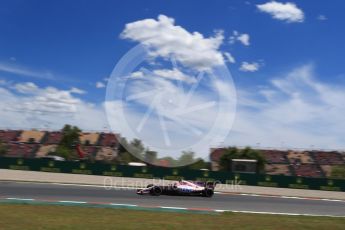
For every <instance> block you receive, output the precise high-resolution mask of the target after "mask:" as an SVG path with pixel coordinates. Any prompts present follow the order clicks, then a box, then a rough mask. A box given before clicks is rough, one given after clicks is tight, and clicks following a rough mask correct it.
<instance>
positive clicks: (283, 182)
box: [0, 157, 345, 191]
mask: <svg viewBox="0 0 345 230" xmlns="http://www.w3.org/2000/svg"><path fill="white" fill-rule="evenodd" d="M0 168H3V169H14V170H30V171H43V172H57V173H74V174H88V175H103V176H116V177H137V178H160V179H167V180H178V179H185V180H200V181H219V182H221V183H226V184H234V185H235V184H241V185H257V186H267V187H279V188H302V189H316V190H329V191H345V180H335V179H327V178H306V177H293V176H276V175H264V174H245V173H241V174H240V173H230V172H214V171H200V170H190V169H188V168H184V167H180V168H164V167H137V166H128V165H111V164H103V163H99V162H95V163H89V162H77V161H76V162H71V161H53V160H47V159H22V158H7V157H0Z"/></svg>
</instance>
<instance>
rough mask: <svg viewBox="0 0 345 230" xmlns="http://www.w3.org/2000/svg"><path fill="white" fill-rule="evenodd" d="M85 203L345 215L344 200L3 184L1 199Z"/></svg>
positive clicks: (0, 185) (0, 188)
mask: <svg viewBox="0 0 345 230" xmlns="http://www.w3.org/2000/svg"><path fill="white" fill-rule="evenodd" d="M7 198H21V199H37V200H60V201H84V202H99V203H116V204H127V205H138V206H148V207H149V206H163V207H181V208H188V209H193V208H195V209H216V210H231V211H252V212H270V213H292V214H309V215H332V216H345V202H344V201H326V200H309V199H294V198H280V197H263V196H244V195H236V194H215V195H214V196H213V197H212V198H204V197H190V196H187V197H186V196H149V195H147V196H139V195H137V194H136V193H135V190H133V189H120V188H116V189H115V188H112V189H111V190H106V189H105V188H102V187H92V186H72V185H58V184H48V183H21V182H4V181H2V182H1V181H0V199H7Z"/></svg>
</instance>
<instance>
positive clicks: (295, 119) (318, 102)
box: [227, 65, 345, 149]
mask: <svg viewBox="0 0 345 230" xmlns="http://www.w3.org/2000/svg"><path fill="white" fill-rule="evenodd" d="M238 94H239V95H238V102H239V106H238V112H237V115H236V120H235V123H234V129H233V131H232V133H231V134H230V136H229V138H228V141H227V143H230V144H236V145H241V146H244V145H251V146H255V145H256V143H261V147H264V146H266V147H276V148H281V147H285V148H288V147H289V148H310V147H311V146H314V148H324V149H327V148H328V149H343V148H344V147H345V144H344V143H345V138H344V136H345V123H344V114H345V105H344V103H343V101H345V88H344V87H342V86H339V85H330V84H326V83H322V82H320V81H318V80H317V79H316V77H315V73H314V68H313V66H312V65H304V66H300V67H298V68H296V69H294V70H292V71H290V72H288V73H286V74H284V75H282V76H279V77H276V78H274V79H272V80H271V81H270V84H269V85H266V86H265V87H258V88H257V89H251V90H250V89H241V90H238Z"/></svg>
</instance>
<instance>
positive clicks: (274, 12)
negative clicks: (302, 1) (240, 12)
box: [256, 1, 304, 22]
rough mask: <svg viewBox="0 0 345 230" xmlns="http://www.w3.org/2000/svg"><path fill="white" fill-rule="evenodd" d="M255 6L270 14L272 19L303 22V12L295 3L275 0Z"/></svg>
mask: <svg viewBox="0 0 345 230" xmlns="http://www.w3.org/2000/svg"><path fill="white" fill-rule="evenodd" d="M256 7H257V8H258V9H259V10H260V11H262V12H265V13H268V14H270V15H271V16H272V17H273V18H274V19H278V20H282V21H286V22H303V21H304V12H303V11H302V10H301V9H300V8H298V7H297V6H296V4H295V3H292V2H287V3H281V2H276V1H271V2H267V3H264V4H259V5H256Z"/></svg>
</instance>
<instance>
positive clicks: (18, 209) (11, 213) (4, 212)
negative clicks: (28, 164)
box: [0, 204, 345, 230]
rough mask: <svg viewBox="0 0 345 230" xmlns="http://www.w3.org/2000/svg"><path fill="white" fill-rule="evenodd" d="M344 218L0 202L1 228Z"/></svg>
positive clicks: (305, 222)
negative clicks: (176, 211) (174, 211)
mask: <svg viewBox="0 0 345 230" xmlns="http://www.w3.org/2000/svg"><path fill="white" fill-rule="evenodd" d="M344 226H345V218H332V217H307V216H281V215H263V214H243V213H222V214H217V215H209V214H195V213H169V212H154V211H138V210H129V209H111V208H91V207H73V206H69V207H66V206H54V205H29V204H0V229H2V230H7V229H20V230H22V229H26V230H30V229H35V230H36V229H83V230H84V229H184V230H185V229H207V230H210V229H260V230H261V229H280V230H284V229H288V230H294V229H332V230H334V229H344Z"/></svg>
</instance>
